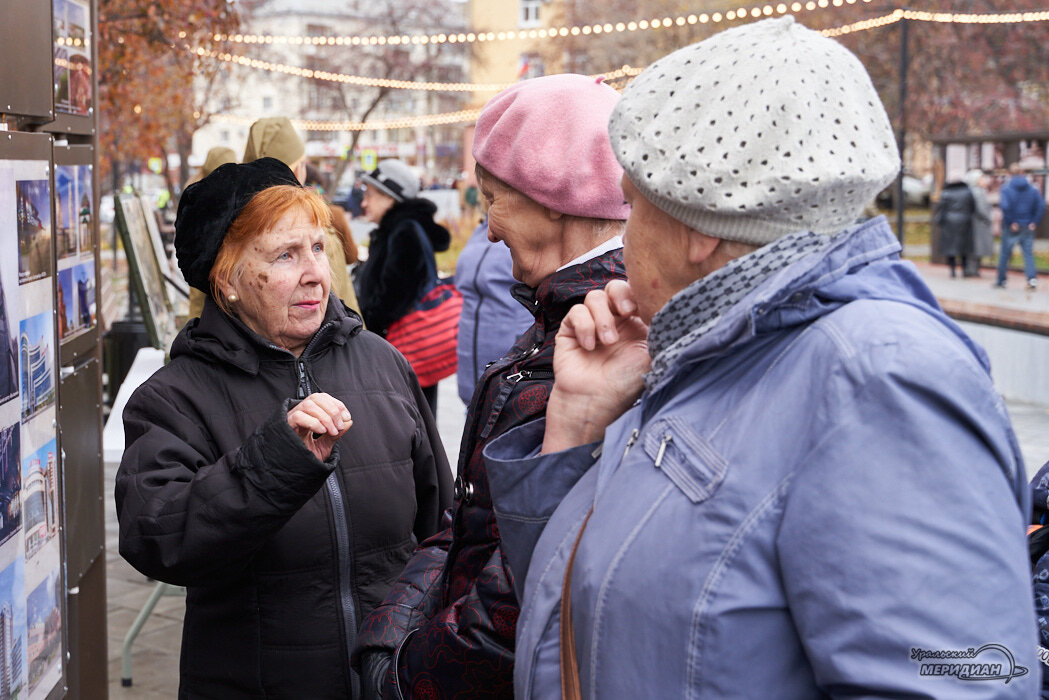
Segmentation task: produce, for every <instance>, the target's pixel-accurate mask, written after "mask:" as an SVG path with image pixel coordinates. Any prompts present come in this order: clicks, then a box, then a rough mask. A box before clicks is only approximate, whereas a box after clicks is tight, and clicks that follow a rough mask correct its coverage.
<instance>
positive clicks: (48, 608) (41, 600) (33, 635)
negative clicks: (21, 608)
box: [26, 569, 62, 694]
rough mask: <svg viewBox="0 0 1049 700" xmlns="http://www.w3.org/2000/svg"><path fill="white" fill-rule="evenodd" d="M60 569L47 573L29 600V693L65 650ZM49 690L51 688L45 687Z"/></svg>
mask: <svg viewBox="0 0 1049 700" xmlns="http://www.w3.org/2000/svg"><path fill="white" fill-rule="evenodd" d="M60 581H61V579H60V577H59V575H58V570H57V569H56V570H55V571H52V572H51V573H50V574H48V575H47V576H46V577H45V578H44V580H43V581H41V582H40V585H39V586H37V587H36V588H35V589H34V590H33V592H32V593H30V594H29V597H28V598H27V600H26V650H27V654H26V659H27V661H28V666H29V674H28V675H29V692H30V694H32V693H33V691H34V690H35V689H36V687H37V686H38V685H39V684H40V680H41V679H42V678H43V677H44V675H45V673H46V672H47V670H48V669H49V668H51V667H52V666H53V665H54V664H55V663H57V662H58V652H59V651H60V650H61V648H62V613H61V610H60V609H59V600H60V591H59V590H58V588H59V584H60ZM44 689H45V690H50V686H48V687H46V688H44Z"/></svg>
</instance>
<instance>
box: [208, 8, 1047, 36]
mask: <svg viewBox="0 0 1049 700" xmlns="http://www.w3.org/2000/svg"><path fill="white" fill-rule="evenodd" d="M857 2H863V3H869V2H871V0H807V1H806V2H800V1H799V0H794V1H793V2H790V3H786V2H780V3H777V4H767V5H760V6H754V7H745V8H739V9H734V10H726V11H725V12H712V13H707V12H702V13H698V14H696V13H690V14H688V15H678V16H677V17H662V18H658V17H657V18H653V19H649V20H645V19H642V20H631V21H629V22H615V23H612V22H605V23H597V24H584V25H575V26H570V27H549V28H536V29H521V30H507V31H499V32H440V33H435V34H395V35H367V36H363V35H349V36H296V35H279V34H215V35H214V40H215V41H219V42H231V43H236V44H260V45H274V44H276V45H288V46H404V45H426V44H473V43H482V42H494V41H513V40H520V39H555V38H563V37H569V36H594V35H601V34H616V33H623V32H636V31H646V30H649V31H650V30H659V29H669V28H671V27H684V26H686V25H695V24H719V23H721V22H730V21H735V20H739V19H747V18H751V19H759V18H761V17H771V16H772V15H783V14H787V12H790V13H792V14H798V13H801V12H813V11H815V10H817V9H826V8H828V7H842V6H844V5H855V4H856V3H857ZM900 13H902V14H900ZM885 17H893V18H894V19H893V21H892V22H884V23H882V24H880V25H876V26H884V25H885V24H892V23H893V22H898V21H900V20H901V19H913V20H916V21H919V22H940V23H961V24H1015V23H1019V22H1044V21H1046V20H1047V19H1049V15H1047V11H1024V12H1003V13H988V14H975V13H963V12H926V11H921V10H896V11H895V12H893V13H890V14H889V15H885ZM879 19H884V18H879ZM866 21H867V22H870V21H874V20H866ZM855 24H862V23H855ZM848 26H853V25H848ZM839 29H843V32H842V33H849V30H844V28H839ZM853 31H855V30H853Z"/></svg>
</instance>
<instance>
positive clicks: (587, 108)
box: [473, 74, 630, 219]
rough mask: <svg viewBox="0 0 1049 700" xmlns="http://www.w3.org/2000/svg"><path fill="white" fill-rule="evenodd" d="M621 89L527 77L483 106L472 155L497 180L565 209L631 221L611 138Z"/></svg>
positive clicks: (567, 77)
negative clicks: (610, 124) (611, 122)
mask: <svg viewBox="0 0 1049 700" xmlns="http://www.w3.org/2000/svg"><path fill="white" fill-rule="evenodd" d="M618 100H619V93H618V92H616V91H615V90H614V89H612V88H611V87H609V86H608V85H606V84H605V83H603V82H602V81H601V79H594V78H588V77H586V76H585V75H574V74H563V75H547V76H543V77H541V78H532V79H531V80H524V81H522V82H520V83H517V84H516V85H513V86H512V87H509V88H507V89H505V90H503V91H502V92H500V93H499V94H498V95H496V96H495V97H493V98H492V99H491V100H490V101H489V102H488V104H486V105H485V106H484V109H483V110H482V111H481V116H480V117H479V118H478V119H477V129H476V131H475V133H474V145H473V155H474V159H475V160H476V161H477V162H478V163H480V164H481V166H482V167H483V168H484V169H485V170H487V171H488V172H490V173H491V174H492V175H495V176H496V177H497V178H499V179H500V180H502V181H503V182H505V183H506V184H508V185H510V186H511V187H513V188H514V189H516V190H518V191H519V192H521V193H523V194H525V195H527V196H528V197H530V198H531V199H533V200H535V201H536V202H538V203H539V204H542V205H543V206H545V207H549V208H550V209H553V210H555V211H559V212H561V213H562V214H571V215H573V216H585V217H593V218H596V219H626V218H627V216H628V215H629V213H630V207H628V206H627V205H626V204H625V203H624V202H623V191H622V189H621V188H620V178H622V176H623V168H622V167H620V165H619V162H618V161H617V160H616V157H615V155H614V154H613V153H612V146H611V144H610V143H609V140H608V117H609V115H611V114H612V108H613V107H615V104H616V102H617V101H618Z"/></svg>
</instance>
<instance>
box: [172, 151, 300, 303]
mask: <svg viewBox="0 0 1049 700" xmlns="http://www.w3.org/2000/svg"><path fill="white" fill-rule="evenodd" d="M276 185H294V186H295V187H301V186H302V185H300V184H299V180H298V178H296V177H295V173H293V172H292V171H291V169H289V168H288V166H287V165H285V164H284V163H282V162H280V161H279V160H277V159H276V158H259V159H258V160H256V161H252V162H251V163H227V164H226V165H221V166H219V167H217V168H215V169H214V170H213V171H212V172H211V174H210V175H208V176H207V177H206V178H204V179H203V180H200V181H199V182H194V183H193V184H192V185H190V186H189V187H187V188H186V190H185V191H184V192H183V193H182V197H181V199H179V203H178V215H177V216H176V217H175V255H177V256H178V267H179V269H180V270H182V274H183V275H184V276H185V278H186V281H187V282H189V284H190V286H193V287H196V288H197V289H199V290H200V291H202V292H204V293H205V294H208V295H209V296H210V294H211V289H210V285H209V284H208V275H209V274H211V266H212V265H214V264H215V257H216V256H217V255H218V254H219V248H220V247H222V240H223V239H224V238H225V237H226V232H227V231H229V227H230V225H231V224H232V223H233V220H234V219H236V218H237V216H238V215H239V214H240V212H241V210H242V209H243V208H244V206H245V205H246V204H247V203H248V202H249V201H251V198H252V197H254V196H255V195H256V194H258V193H259V192H261V191H262V190H264V189H266V188H268V187H274V186H276Z"/></svg>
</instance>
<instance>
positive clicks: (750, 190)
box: [609, 16, 900, 245]
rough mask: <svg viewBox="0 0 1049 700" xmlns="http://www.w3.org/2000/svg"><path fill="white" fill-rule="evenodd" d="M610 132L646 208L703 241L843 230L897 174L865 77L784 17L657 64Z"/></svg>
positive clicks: (619, 110)
mask: <svg viewBox="0 0 1049 700" xmlns="http://www.w3.org/2000/svg"><path fill="white" fill-rule="evenodd" d="M609 132H610V135H611V139H612V148H613V150H614V151H615V153H616V157H617V158H618V159H619V162H620V164H622V166H623V169H624V170H625V171H626V174H627V176H628V177H629V178H630V180H631V182H633V183H634V185H635V186H637V188H638V190H640V191H641V193H642V194H643V195H644V196H645V197H646V198H647V199H648V200H649V201H651V202H652V203H653V204H655V205H656V206H657V207H659V208H660V209H662V210H663V211H665V212H666V213H667V214H669V215H670V216H672V217H674V218H675V219H677V220H678V221H681V222H682V223H684V224H685V225H687V226H689V227H691V228H693V229H696V230H698V231H700V232H702V233H706V234H708V235H710V236H714V237H717V238H724V239H729V240H734V241H741V242H743V243H749V244H753V245H764V244H766V243H769V242H771V241H774V240H776V239H777V238H779V237H780V236H784V235H786V234H788V233H792V232H794V231H799V230H810V231H815V232H817V233H836V232H838V231H840V230H842V229H843V228H845V227H847V226H848V225H849V224H851V223H853V222H854V221H855V219H856V217H857V215H858V214H859V213H860V211H861V210H862V209H863V207H864V205H865V204H867V202H869V201H870V200H871V199H872V198H873V197H874V195H875V194H877V193H878V192H879V191H881V190H882V189H884V187H885V186H886V185H887V184H889V182H891V181H892V179H893V178H894V177H896V173H897V171H898V170H899V168H900V158H899V154H898V152H897V149H896V144H895V140H894V137H893V132H892V127H891V126H890V124H889V118H888V116H886V114H885V108H884V107H883V106H882V104H881V101H880V100H879V99H878V94H877V92H875V90H874V86H873V85H872V84H871V80H870V77H869V76H868V75H867V71H866V70H865V69H864V67H863V65H862V64H861V63H860V62H859V60H858V59H857V58H856V57H855V56H854V55H852V53H850V52H849V51H848V50H847V49H845V48H844V47H843V46H841V45H840V44H838V43H837V42H835V41H833V40H831V39H828V38H826V37H824V36H821V35H820V34H818V33H817V32H814V31H812V30H810V29H807V28H805V27H803V26H801V25H800V24H797V23H795V22H794V18H793V17H790V16H787V17H781V18H777V19H769V20H764V21H761V22H755V23H753V24H748V25H744V26H741V27H735V28H733V29H729V30H727V31H725V32H722V33H720V34H717V35H715V36H712V37H710V38H709V39H706V40H704V41H701V42H699V43H698V44H693V45H692V46H687V47H685V48H683V49H679V50H677V51H675V52H674V53H671V54H669V55H667V56H664V57H663V58H661V59H660V60H658V61H656V62H655V63H653V64H652V65H651V66H649V67H648V68H647V69H646V70H645V71H644V72H642V73H641V74H640V75H639V76H638V77H637V78H636V79H635V80H634V81H633V82H632V83H631V84H630V85H629V87H627V89H626V90H625V91H624V92H623V97H622V99H621V100H620V101H619V103H618V104H617V105H616V108H615V110H614V111H613V112H612V117H611V119H610V122H609Z"/></svg>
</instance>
